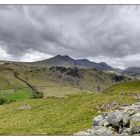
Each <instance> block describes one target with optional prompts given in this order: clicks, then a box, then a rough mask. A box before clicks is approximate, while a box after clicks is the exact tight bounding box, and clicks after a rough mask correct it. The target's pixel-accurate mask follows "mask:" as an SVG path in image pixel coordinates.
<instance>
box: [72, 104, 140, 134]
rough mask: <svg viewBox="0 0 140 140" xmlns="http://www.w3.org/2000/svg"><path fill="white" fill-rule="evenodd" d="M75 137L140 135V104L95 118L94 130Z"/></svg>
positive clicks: (120, 108)
mask: <svg viewBox="0 0 140 140" xmlns="http://www.w3.org/2000/svg"><path fill="white" fill-rule="evenodd" d="M74 135H93V136H111V135H114V136H115V135H116V136H119V135H121V136H128V135H140V102H138V103H136V104H132V105H126V106H122V107H119V108H118V109H117V110H114V111H111V112H106V113H102V115H98V116H96V117H94V118H93V128H92V129H88V130H87V131H86V132H84V131H81V132H78V133H76V134H74Z"/></svg>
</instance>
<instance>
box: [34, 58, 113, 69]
mask: <svg viewBox="0 0 140 140" xmlns="http://www.w3.org/2000/svg"><path fill="white" fill-rule="evenodd" d="M34 63H36V64H43V65H47V66H62V67H75V66H76V67H78V68H95V69H98V70H113V68H112V67H110V66H109V65H107V64H106V63H104V62H101V63H96V62H92V61H90V60H88V59H73V58H71V57H69V56H68V55H56V56H54V57H52V58H49V59H46V60H43V61H38V62H34Z"/></svg>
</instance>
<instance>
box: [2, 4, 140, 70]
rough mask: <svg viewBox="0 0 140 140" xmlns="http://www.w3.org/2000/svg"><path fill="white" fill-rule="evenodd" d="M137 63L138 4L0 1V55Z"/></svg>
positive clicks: (139, 49)
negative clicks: (19, 3)
mask: <svg viewBox="0 0 140 140" xmlns="http://www.w3.org/2000/svg"><path fill="white" fill-rule="evenodd" d="M58 54H61V55H69V56H71V57H73V58H88V59H90V60H93V61H95V62H103V61H104V62H106V63H108V64H109V65H111V66H113V67H118V68H125V67H129V66H140V6H139V5H129V6H128V5H77V6H76V5H0V59H1V60H16V61H37V60H42V59H46V58H49V57H52V56H55V55H58Z"/></svg>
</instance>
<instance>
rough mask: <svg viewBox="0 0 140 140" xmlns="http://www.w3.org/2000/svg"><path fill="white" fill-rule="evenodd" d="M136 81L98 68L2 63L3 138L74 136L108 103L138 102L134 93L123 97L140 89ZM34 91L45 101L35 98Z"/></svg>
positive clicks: (0, 71) (0, 92)
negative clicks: (7, 136) (16, 136)
mask: <svg viewBox="0 0 140 140" xmlns="http://www.w3.org/2000/svg"><path fill="white" fill-rule="evenodd" d="M133 80H134V79H130V78H128V77H125V76H123V75H116V74H115V73H107V72H102V71H98V70H95V69H77V68H73V69H72V68H64V67H52V68H50V67H46V66H45V67H44V66H40V67H37V66H32V65H28V64H14V63H13V64H5V65H2V66H1V68H0V84H1V85H0V86H1V90H0V103H1V105H0V116H1V117H0V124H1V125H0V134H1V135H72V134H74V133H76V132H78V131H82V130H86V129H88V128H90V127H91V125H92V118H93V117H94V116H96V115H97V114H99V113H101V111H103V110H104V111H109V109H106V108H104V106H106V104H112V102H116V104H117V105H119V106H120V105H122V104H128V103H133V102H136V101H137V100H136V99H135V98H133V94H127V95H129V96H127V95H126V94H123V95H122V94H120V93H121V92H127V93H131V92H132V91H133V92H137V93H138V91H140V90H139V89H140V88H139V82H132V81H133ZM128 81H129V82H128ZM130 81H131V82H130ZM118 83H120V84H118ZM116 84H117V85H116ZM30 86H31V87H30ZM32 88H33V89H35V91H37V92H41V93H43V98H41V99H33V95H34V92H33V91H32ZM103 90H104V93H102V91H103ZM118 93H119V94H118ZM26 106H27V108H26ZM21 108H22V109H21Z"/></svg>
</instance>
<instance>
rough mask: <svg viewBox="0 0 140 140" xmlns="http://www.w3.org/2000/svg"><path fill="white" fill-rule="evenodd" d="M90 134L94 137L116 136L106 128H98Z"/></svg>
mask: <svg viewBox="0 0 140 140" xmlns="http://www.w3.org/2000/svg"><path fill="white" fill-rule="evenodd" d="M90 133H91V135H93V136H112V135H115V134H116V133H115V132H114V131H112V130H111V129H109V128H107V127H104V126H96V127H94V128H93V129H91V131H90Z"/></svg>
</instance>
